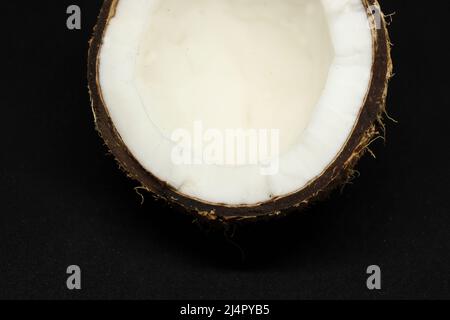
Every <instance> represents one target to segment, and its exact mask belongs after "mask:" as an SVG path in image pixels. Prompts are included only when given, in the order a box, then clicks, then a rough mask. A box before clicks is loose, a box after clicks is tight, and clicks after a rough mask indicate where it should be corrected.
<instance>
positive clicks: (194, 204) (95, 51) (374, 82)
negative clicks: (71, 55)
mask: <svg viewBox="0 0 450 320" xmlns="http://www.w3.org/2000/svg"><path fill="white" fill-rule="evenodd" d="M119 1H120V0H105V1H104V4H103V6H102V9H101V12H100V15H99V18H98V23H97V26H96V27H95V30H94V35H93V38H92V39H91V41H90V49H89V58H88V82H89V90H90V96H91V102H92V110H93V113H94V117H95V124H96V128H97V130H98V132H99V134H100V136H101V137H102V138H103V140H104V142H105V143H106V145H107V147H108V148H109V150H110V152H111V153H112V154H113V155H114V157H115V159H116V160H117V162H118V163H119V165H120V168H121V169H122V170H123V171H124V172H126V173H127V175H128V176H129V177H130V178H132V179H134V180H136V181H137V182H138V183H139V184H140V185H141V186H140V187H138V188H139V189H144V190H147V191H149V192H150V193H152V194H153V195H154V196H155V197H156V198H159V199H164V200H165V201H167V202H168V203H169V205H170V206H172V207H175V208H178V209H181V210H182V211H184V212H187V213H190V214H192V215H194V216H195V217H196V218H198V219H200V220H205V221H207V222H215V223H219V224H227V223H231V222H243V221H244V222H250V221H257V220H263V219H270V218H274V217H281V216H285V215H287V214H288V213H290V212H299V211H301V210H302V209H304V208H305V207H307V206H308V205H310V204H311V203H312V202H314V201H316V200H318V199H320V198H322V197H324V196H325V195H327V194H328V193H329V192H330V191H331V190H333V189H335V188H336V187H338V186H340V185H342V184H345V183H346V182H347V181H348V180H349V179H351V177H352V176H353V174H354V172H355V171H354V167H355V165H356V163H357V162H358V160H359V159H360V157H361V156H362V155H363V154H364V153H365V152H366V151H367V150H368V146H369V144H370V143H371V142H372V141H373V139H374V138H376V137H377V136H378V135H380V131H382V129H383V128H384V125H383V120H382V119H383V116H384V112H385V104H386V96H387V89H388V81H389V78H390V77H391V75H392V61H391V55H390V42H389V35H388V30H387V24H386V21H385V17H384V16H382V17H381V24H380V26H379V27H380V28H378V29H376V28H372V40H373V66H372V77H371V82H370V88H369V90H368V92H367V95H366V97H365V102H364V105H363V107H362V108H361V110H360V114H359V117H358V120H357V122H356V125H355V126H354V128H353V131H352V133H351V135H350V137H349V138H348V140H347V142H346V144H345V146H344V147H343V148H342V150H341V152H340V153H339V154H338V155H337V156H336V158H335V160H334V161H333V162H332V163H331V164H330V165H329V166H328V168H327V169H326V170H324V172H323V173H322V174H321V175H320V176H318V177H316V178H315V179H314V180H313V181H311V182H310V183H309V184H308V185H307V186H306V187H305V188H303V189H302V190H300V191H298V192H295V193H292V194H289V195H286V196H283V197H279V198H273V199H271V200H270V201H267V202H264V203H259V204H257V205H251V206H248V205H246V206H227V205H218V204H211V203H206V202H203V201H200V200H198V199H194V198H190V197H187V196H185V195H183V194H180V193H179V192H177V191H176V190H175V189H174V188H172V187H171V186H170V185H168V184H167V183H165V182H163V181H161V180H159V179H158V178H157V177H155V176H154V175H153V174H152V173H150V172H148V171H147V170H146V169H145V168H143V167H142V165H141V164H140V163H139V162H138V161H137V160H136V158H135V157H134V156H133V155H132V154H131V152H130V151H129V150H128V148H127V146H126V145H125V143H124V142H123V140H122V138H121V137H120V134H119V133H118V131H117V130H116V128H115V127H114V124H113V122H112V120H111V118H110V116H109V114H108V109H107V108H106V106H105V103H104V100H103V98H102V91H101V88H100V84H99V79H98V78H99V72H98V66H99V53H100V50H101V46H102V39H103V36H104V34H105V31H106V28H107V26H108V23H109V21H110V19H111V18H112V17H114V15H115V10H116V7H117V4H118V2H119ZM362 2H363V4H364V6H365V7H366V8H367V9H369V7H371V6H379V5H378V2H377V1H376V0H362ZM368 16H369V19H370V20H371V21H376V20H375V19H376V17H375V16H374V15H373V14H372V13H370V12H369V13H368Z"/></svg>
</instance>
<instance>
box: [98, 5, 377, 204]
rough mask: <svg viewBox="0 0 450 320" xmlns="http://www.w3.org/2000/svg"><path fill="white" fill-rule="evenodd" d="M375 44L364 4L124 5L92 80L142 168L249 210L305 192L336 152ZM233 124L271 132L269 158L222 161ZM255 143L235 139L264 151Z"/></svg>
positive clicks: (189, 191) (363, 89)
mask: <svg viewBox="0 0 450 320" xmlns="http://www.w3.org/2000/svg"><path fill="white" fill-rule="evenodd" d="M372 46H373V44H372V34H371V31H370V28H369V27H368V15H367V11H366V8H365V7H364V5H363V4H362V1H361V0H321V1H320V0H265V1H263V0H189V1H186V0H126V1H124V0H120V1H119V3H118V5H117V8H116V11H115V15H114V17H113V18H111V19H110V21H109V22H108V25H107V28H106V31H105V34H104V39H103V44H102V47H101V50H100V53H99V57H98V59H99V75H98V82H99V87H100V90H101V95H102V98H103V102H104V105H105V107H106V109H107V112H108V114H109V116H110V117H111V120H112V122H113V123H114V126H115V128H116V129H117V132H118V133H119V135H120V137H121V139H122V140H123V142H124V143H125V145H126V146H127V148H128V149H129V151H130V152H131V154H132V155H133V156H134V157H135V158H136V159H137V160H138V161H139V163H140V164H141V165H142V166H143V168H145V169H146V170H147V171H148V172H149V173H151V174H153V175H154V176H156V177H157V178H158V179H160V180H161V181H164V182H167V183H168V184H169V185H170V186H171V187H172V188H173V189H175V190H176V191H177V192H179V193H180V194H183V195H185V196H188V197H191V198H195V199H197V200H201V201H203V202H208V203H217V204H227V205H253V204H258V203H261V202H265V201H269V200H270V199H272V198H274V197H283V196H286V195H289V194H292V193H294V192H297V191H300V190H302V189H303V188H305V187H306V186H307V185H308V184H309V183H311V182H312V181H314V179H316V178H317V177H319V176H320V175H321V174H322V173H323V172H324V171H325V170H326V169H327V168H328V167H329V166H330V164H331V163H332V162H333V161H334V160H335V159H336V157H337V155H338V154H339V153H340V152H341V150H342V148H343V147H344V145H345V144H346V142H347V141H348V139H349V137H350V136H351V134H352V132H353V129H354V127H355V125H356V123H357V120H358V118H359V115H360V111H361V108H362V106H363V105H364V101H365V97H366V94H367V92H368V88H369V86H370V82H371V68H372V60H373V59H372V58H373V53H372ZM200 129H201V130H200ZM180 130H181V131H180ZM237 130H241V131H240V132H246V133H250V132H251V133H255V132H258V134H260V133H264V132H265V133H266V136H265V137H268V138H267V139H266V142H268V141H269V140H270V139H271V138H273V137H275V138H276V139H277V143H278V144H275V142H274V141H275V140H273V141H272V142H273V143H272V144H271V143H270V141H269V142H268V144H267V145H268V146H269V148H270V149H271V151H275V153H271V152H266V153H263V152H260V153H258V154H259V155H261V154H263V155H264V154H265V155H267V157H266V159H264V160H263V161H262V158H258V162H257V163H255V162H251V161H250V159H248V161H245V159H241V160H242V161H241V162H239V161H236V162H234V163H233V162H232V161H231V162H230V161H228V162H227V161H220V158H221V156H222V157H223V158H226V157H228V159H229V160H231V159H232V158H233V156H230V155H229V154H228V155H227V154H220V152H218V150H219V147H220V143H219V144H217V141H218V140H217V139H219V138H220V137H228V136H227V134H230V133H233V132H234V133H236V132H237ZM177 132H178V135H177ZM180 132H184V133H189V134H190V136H191V137H192V139H191V141H190V142H189V141H188V142H187V141H186V139H187V138H186V136H184V138H182V135H180V134H179V133H180ZM276 133H278V135H276ZM221 134H223V135H222V136H221ZM258 137H259V139H260V141H261V139H262V138H261V137H264V134H262V135H258ZM253 139H254V138H253ZM219 140H220V139H219ZM249 141H250V138H249ZM199 142H200V143H199ZM241 142H242V141H241ZM247 142H248V141H247ZM251 142H252V143H250V142H249V143H243V144H241V145H239V144H238V143H237V144H235V145H236V148H247V149H250V148H255V147H254V146H255V145H256V146H257V147H256V148H263V147H261V145H260V144H258V143H256V142H255V140H252V141H251ZM211 143H213V144H214V146H213V147H212V146H211ZM255 143H256V144H255ZM223 145H224V146H228V147H229V146H230V145H226V143H223ZM276 145H277V147H275V146H276ZM200 146H201V150H197V149H198V148H200ZM239 146H240V147H239ZM208 147H209V149H208ZM194 149H195V150H194ZM247 149H244V150H242V149H241V150H240V152H242V151H244V152H247V151H248V152H249V153H248V154H250V151H255V150H256V149H252V150H247ZM193 150H194V151H193ZM205 150H206V151H205ZM208 150H209V151H208ZM211 150H213V151H211ZM236 150H237V149H236ZM266 151H267V150H266ZM177 152H178V153H179V155H180V159H184V160H186V159H188V158H189V157H186V153H189V154H191V155H192V157H191V159H193V161H192V162H187V161H184V162H183V161H182V160H180V159H178V160H175V159H174V154H177ZM202 152H205V153H202ZM208 152H210V153H211V152H212V153H213V154H214V156H215V157H213V159H215V161H214V160H210V161H206V160H205V159H203V158H202V156H204V155H206V154H207V153H208ZM227 152H228V153H229V148H228V149H225V151H224V153H227ZM238 152H239V151H236V154H238ZM217 153H219V156H217ZM246 154H247V153H246ZM205 158H206V156H205ZM249 158H250V157H249ZM259 160H261V161H259ZM269 168H270V169H273V170H268V169H269Z"/></svg>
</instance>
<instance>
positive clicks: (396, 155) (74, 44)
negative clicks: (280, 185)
mask: <svg viewBox="0 0 450 320" xmlns="http://www.w3.org/2000/svg"><path fill="white" fill-rule="evenodd" d="M70 4H78V5H79V6H80V7H81V8H82V12H83V22H82V30H81V31H69V30H67V28H66V18H67V15H66V8H67V7H68V6H69V5H70ZM381 4H382V7H383V10H384V11H385V13H393V12H395V13H396V14H395V15H394V16H393V22H392V24H391V27H390V31H391V38H392V42H393V44H394V48H393V50H394V51H393V57H394V63H395V73H396V75H395V77H394V78H393V80H392V82H391V86H390V95H389V99H388V107H389V113H390V115H391V116H392V117H393V118H395V119H397V120H398V121H399V123H398V124H395V123H393V122H390V121H388V124H387V142H386V144H383V142H382V141H378V142H376V143H375V144H373V145H372V150H373V151H374V152H375V153H376V155H377V159H373V158H371V157H370V156H365V157H364V158H363V160H362V161H361V163H360V164H359V166H358V170H359V171H360V172H361V177H360V178H358V179H356V180H355V181H354V183H353V185H349V186H347V187H345V189H344V192H343V193H342V195H341V194H340V193H339V192H335V193H334V194H333V195H332V196H331V197H330V199H329V200H328V201H325V202H322V203H319V204H317V205H315V206H314V207H312V208H311V209H310V210H308V211H307V212H304V213H301V214H298V215H296V216H293V217H291V218H290V219H286V220H282V221H278V222H272V223H263V224H258V225H255V226H249V227H244V228H241V229H238V230H237V231H236V233H235V235H234V238H233V241H229V240H227V237H225V236H224V235H223V234H222V233H218V232H208V231H207V230H204V229H200V228H199V227H198V226H197V225H196V224H193V223H192V219H191V218H189V217H187V216H184V215H181V214H177V213H174V212H172V211H170V210H169V209H167V208H166V207H165V206H164V204H163V203H155V202H154V201H153V200H152V198H151V197H150V196H146V201H145V203H144V205H142V206H141V205H140V200H141V199H140V197H139V196H138V195H137V194H136V193H135V191H134V190H133V188H134V187H135V186H136V184H135V183H134V182H132V181H130V180H129V179H127V178H126V177H125V175H124V174H122V173H121V171H119V170H118V169H117V165H116V163H115V162H114V160H113V158H112V157H111V156H108V155H107V150H106V148H105V147H104V146H103V144H102V141H101V140H100V138H99V137H98V135H97V133H96V132H95V130H94V125H93V117H92V114H91V110H90V102H89V96H88V91H87V84H86V60H87V48H88V39H89V37H90V34H91V32H92V28H93V26H94V24H95V21H96V15H97V14H98V12H99V8H100V6H101V1H93V0H84V1H81V0H70V1H67V0H59V1H29V2H28V3H27V4H24V3H23V2H22V1H8V2H5V3H2V10H1V16H2V19H1V24H2V31H3V32H2V37H3V39H2V49H1V54H2V56H3V59H2V62H3V65H2V68H1V70H2V79H3V81H2V82H3V84H2V90H1V91H2V94H1V109H2V113H1V125H0V137H1V144H0V146H1V151H0V298H6V299H15V298H22V299H27V298H28V299H54V298H56V299H61V298H63V299H90V298H96V299H98V298H108V299H112V298H116V299H120V298H128V299H132V298H138V299H140V298H148V299H299V298H308V299H329V298H362V299H366V298H368V299H382V298H389V299H394V298H400V299H404V298H450V274H449V273H450V271H449V264H450V210H449V209H450V206H449V182H450V181H449V168H448V165H449V151H448V147H449V142H448V141H449V137H448V136H449V135H448V130H449V124H448V115H449V112H448V108H449V107H450V101H449V95H448V92H449V90H450V87H449V84H450V83H449V82H450V81H449V76H448V75H449V68H448V64H449V63H448V57H449V53H448V50H447V42H448V31H449V28H448V17H447V15H448V14H450V4H449V2H447V1H439V6H433V7H424V6H422V5H420V6H419V5H418V4H416V3H415V2H411V1H401V0H396V1H395V0H392V1H387V0H385V1H381ZM72 264H76V265H79V266H80V267H81V268H82V272H83V273H82V275H83V278H82V280H83V282H82V285H83V289H82V290H81V291H77V292H72V291H68V290H67V289H66V284H65V281H66V277H67V275H66V273H65V272H66V268H67V266H69V265H72ZM372 264H376V265H379V266H380V267H381V268H382V286H383V289H382V290H381V291H369V290H367V288H366V278H367V275H366V273H365V272H366V268H367V267H368V266H369V265H372Z"/></svg>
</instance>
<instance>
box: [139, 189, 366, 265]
mask: <svg viewBox="0 0 450 320" xmlns="http://www.w3.org/2000/svg"><path fill="white" fill-rule="evenodd" d="M149 198H150V197H149V196H146V201H145V202H144V205H143V206H142V207H141V208H140V209H139V212H140V213H139V217H138V219H137V220H136V229H137V230H136V231H138V232H143V233H146V234H151V238H152V239H151V241H156V242H158V243H160V244H161V245H162V246H164V250H168V251H170V252H177V253H180V254H181V255H182V258H183V259H186V260H189V261H190V262H191V263H194V264H201V265H202V266H204V265H205V264H209V265H211V266H212V267H214V268H220V269H224V268H225V269H231V270H233V269H234V270H241V271H245V270H249V271H250V270H251V271H255V270H267V269H279V268H280V266H283V267H286V266H287V267H288V268H298V267H308V266H313V265H320V264H322V263H323V262H325V261H336V260H341V261H343V260H347V259H345V258H346V257H348V256H351V255H354V254H357V253H358V252H359V251H360V250H362V249H363V246H365V244H364V241H362V239H363V238H364V234H365V232H366V231H367V224H366V223H365V218H364V217H363V216H362V215H361V214H360V213H358V212H356V211H354V210H350V206H351V201H349V200H350V194H349V193H348V194H347V195H345V193H344V194H342V195H341V194H340V193H339V191H335V192H333V194H332V195H330V197H329V199H326V200H325V201H324V202H321V203H316V204H314V205H312V206H311V208H309V209H307V210H305V211H303V212H293V213H292V214H291V215H290V216H288V217H285V218H281V219H278V220H273V221H266V222H257V223H255V224H248V225H239V226H236V227H233V228H229V229H228V230H219V229H216V228H209V227H208V226H205V225H197V224H195V223H193V219H192V217H190V216H188V215H183V214H181V213H179V212H174V211H171V210H170V209H169V208H168V207H167V205H165V204H164V203H162V202H161V201H157V202H155V201H154V200H152V199H149ZM158 211H160V212H164V214H148V212H158ZM149 240H150V239H149Z"/></svg>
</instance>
